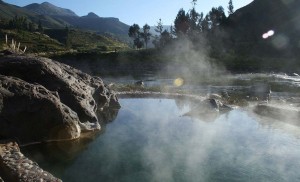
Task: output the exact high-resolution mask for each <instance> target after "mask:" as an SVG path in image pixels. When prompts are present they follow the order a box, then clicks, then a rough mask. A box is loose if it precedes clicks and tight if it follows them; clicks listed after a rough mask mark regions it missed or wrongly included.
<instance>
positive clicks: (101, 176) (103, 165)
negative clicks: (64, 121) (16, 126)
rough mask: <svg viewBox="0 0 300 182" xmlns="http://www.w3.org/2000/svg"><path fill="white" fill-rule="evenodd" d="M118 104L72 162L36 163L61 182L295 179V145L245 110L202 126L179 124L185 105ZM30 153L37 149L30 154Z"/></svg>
mask: <svg viewBox="0 0 300 182" xmlns="http://www.w3.org/2000/svg"><path fill="white" fill-rule="evenodd" d="M120 102H121V105H122V108H121V109H120V111H119V113H118V116H117V118H116V119H115V120H114V121H113V122H112V123H109V124H108V125H106V128H105V132H104V133H103V134H102V135H100V136H98V137H96V138H95V139H92V140H89V141H87V143H86V145H84V146H83V147H82V145H79V146H81V147H82V148H81V149H80V150H79V152H78V153H76V152H75V155H76V156H72V157H71V158H68V157H63V155H62V154H61V153H63V152H61V151H50V153H58V154H57V155H58V156H60V155H61V157H59V160H58V159H57V160H56V161H52V159H51V158H49V156H45V158H43V160H42V161H38V160H37V162H39V163H40V164H41V166H42V167H44V168H45V169H47V170H49V171H50V172H54V173H56V175H58V177H61V178H62V179H63V180H64V181H85V182H88V181H299V180H300V175H299V173H298V169H299V167H300V156H299V153H300V139H299V138H295V137H294V136H293V135H291V134H289V133H284V132H282V131H278V130H273V129H270V128H267V127H262V125H261V124H260V123H258V122H257V120H258V119H257V118H256V116H255V115H251V114H249V113H248V112H246V111H242V110H233V111H231V112H229V113H227V114H222V115H219V117H217V118H216V119H215V120H214V121H213V122H203V120H201V119H193V118H190V117H181V116H182V115H183V114H184V113H186V112H187V111H189V109H190V106H189V105H188V104H185V103H182V102H180V101H177V102H175V101H174V100H172V99H121V100H120ZM176 103H177V104H178V103H179V104H178V106H177V105H176ZM63 148H64V146H63ZM35 151H40V149H32V150H31V151H30V153H31V154H33V153H34V152H35ZM27 154H29V153H27ZM52 155H53V154H52ZM67 155H68V154H67ZM32 157H34V156H32ZM70 159H71V160H70ZM59 161H60V162H59ZM57 162H59V163H57ZM57 168H59V169H60V173H57Z"/></svg>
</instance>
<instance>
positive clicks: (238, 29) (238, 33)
mask: <svg viewBox="0 0 300 182" xmlns="http://www.w3.org/2000/svg"><path fill="white" fill-rule="evenodd" d="M299 9H300V1H296V0H295V1H282V0H254V1H253V2H252V3H250V4H249V5H247V6H245V7H243V8H241V9H238V10H237V11H236V12H235V13H234V14H232V15H230V16H229V17H228V20H227V26H226V29H227V33H228V35H229V36H230V39H231V40H232V41H233V42H234V44H235V45H236V47H235V48H236V49H237V50H238V49H244V50H243V51H245V49H248V52H251V53H252V54H258V55H261V54H269V55H272V54H273V55H275V56H276V55H279V54H281V55H282V54H284V55H285V56H288V55H294V54H295V53H296V52H299V40H300V34H299V31H300V24H299V20H300V11H299ZM270 30H272V31H274V32H275V34H274V35H273V36H270V37H268V38H267V39H264V38H262V35H263V34H264V33H267V32H268V31H270ZM243 45H245V47H243Z"/></svg>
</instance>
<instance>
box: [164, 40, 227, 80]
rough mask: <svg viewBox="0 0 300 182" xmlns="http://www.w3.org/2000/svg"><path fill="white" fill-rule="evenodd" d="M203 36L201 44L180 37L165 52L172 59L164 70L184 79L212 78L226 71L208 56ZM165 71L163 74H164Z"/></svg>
mask: <svg viewBox="0 0 300 182" xmlns="http://www.w3.org/2000/svg"><path fill="white" fill-rule="evenodd" d="M205 42H206V40H205V39H204V38H203V39H202V41H201V45H200V44H198V45H195V44H193V43H192V42H191V41H190V40H188V39H184V38H182V39H180V40H179V41H177V42H176V43H174V44H173V45H172V46H171V47H169V49H168V50H166V51H165V54H166V55H167V56H168V57H170V56H171V57H170V59H171V60H172V61H171V62H170V63H169V64H168V65H167V66H166V70H163V72H164V73H165V72H166V73H168V75H175V76H177V77H180V78H183V79H184V80H198V81H201V80H210V79H212V78H216V77H218V76H220V75H221V74H224V73H225V69H224V67H223V66H222V65H217V64H215V63H214V62H213V60H212V59H211V58H209V56H208V49H209V47H208V45H206V43H205ZM164 73H163V74H164Z"/></svg>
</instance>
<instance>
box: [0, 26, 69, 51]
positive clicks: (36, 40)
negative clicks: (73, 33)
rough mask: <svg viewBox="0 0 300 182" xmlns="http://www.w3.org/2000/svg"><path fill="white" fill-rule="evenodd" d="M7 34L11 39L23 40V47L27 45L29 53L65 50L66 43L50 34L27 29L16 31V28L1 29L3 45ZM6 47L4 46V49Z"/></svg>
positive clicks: (0, 36) (0, 37) (0, 40)
mask: <svg viewBox="0 0 300 182" xmlns="http://www.w3.org/2000/svg"><path fill="white" fill-rule="evenodd" d="M5 35H7V36H8V37H9V39H14V40H16V41H17V42H22V47H21V49H24V46H26V47H27V51H26V52H29V53H40V52H50V51H64V50H66V49H65V48H64V45H63V44H61V43H60V42H58V41H57V40H54V39H52V38H50V37H49V36H46V35H43V34H39V33H31V32H27V31H16V30H3V29H1V30H0V43H1V45H3V44H5ZM3 48H4V47H3V46H2V49H3Z"/></svg>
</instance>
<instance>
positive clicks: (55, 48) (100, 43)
mask: <svg viewBox="0 0 300 182" xmlns="http://www.w3.org/2000/svg"><path fill="white" fill-rule="evenodd" d="M5 35H8V37H9V38H10V39H14V40H16V41H18V42H22V45H23V48H24V46H26V47H27V52H29V53H39V54H41V55H47V54H65V53H67V52H114V51H115V50H118V51H122V50H128V49H129V47H128V46H127V45H126V44H124V43H122V42H120V41H118V40H116V39H113V38H109V37H105V36H102V35H97V34H95V33H93V32H85V31H80V30H70V31H69V34H67V33H66V30H65V29H46V30H45V31H44V34H41V33H38V32H28V31H23V30H19V31H18V30H6V29H0V45H4V44H5ZM4 48H5V47H4V46H1V49H4ZM23 48H21V49H23ZM74 50H75V51H74Z"/></svg>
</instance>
